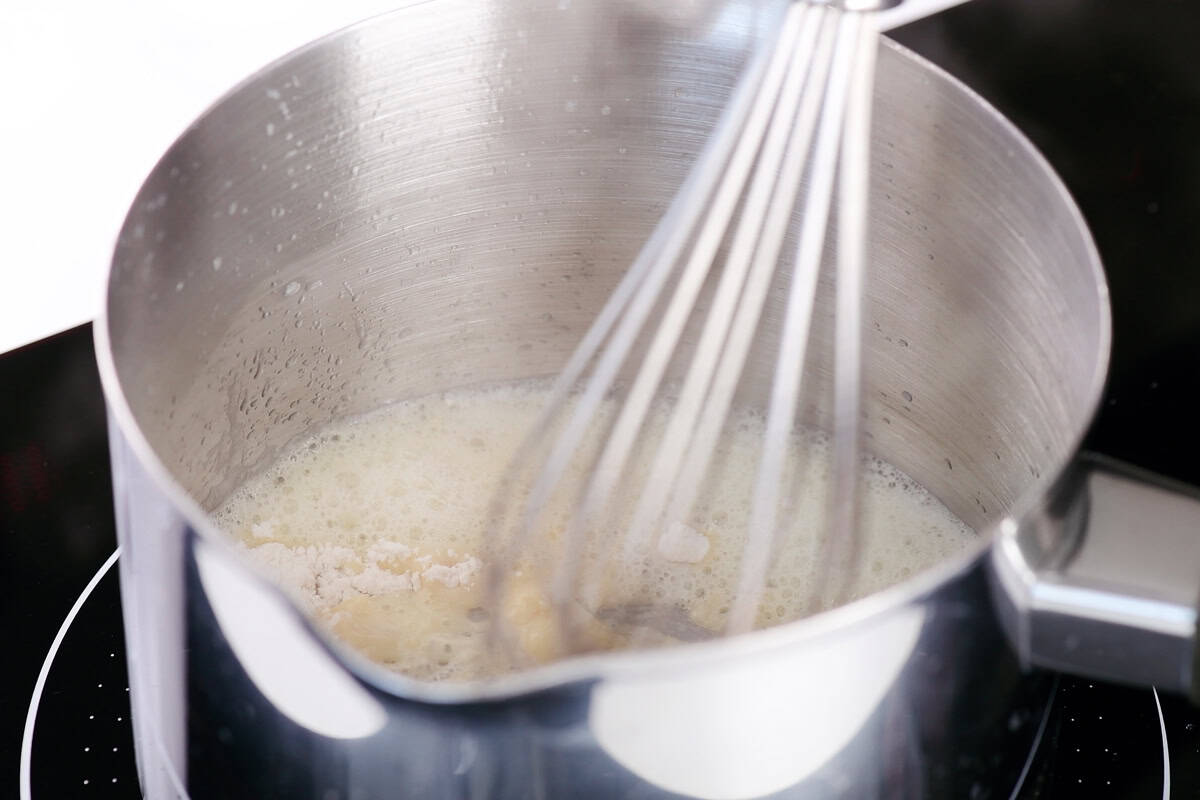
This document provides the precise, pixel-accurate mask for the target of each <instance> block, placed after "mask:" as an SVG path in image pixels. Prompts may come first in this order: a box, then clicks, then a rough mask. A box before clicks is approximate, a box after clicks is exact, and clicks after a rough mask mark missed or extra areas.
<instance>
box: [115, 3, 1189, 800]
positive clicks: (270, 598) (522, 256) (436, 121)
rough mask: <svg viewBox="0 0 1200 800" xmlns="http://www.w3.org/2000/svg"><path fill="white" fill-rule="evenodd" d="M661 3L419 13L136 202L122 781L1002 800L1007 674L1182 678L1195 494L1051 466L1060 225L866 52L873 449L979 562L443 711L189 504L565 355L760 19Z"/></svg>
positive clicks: (971, 119) (292, 85)
mask: <svg viewBox="0 0 1200 800" xmlns="http://www.w3.org/2000/svg"><path fill="white" fill-rule="evenodd" d="M672 8H673V9H674V12H673V13H672V14H664V13H663V12H662V11H661V9H660V8H659V5H658V4H650V3H638V2H634V1H633V0H624V1H622V2H603V1H602V0H573V2H557V3H555V2H535V1H533V0H483V1H482V2H481V1H480V0H436V2H428V3H423V4H420V5H415V6H412V7H410V8H407V9H404V10H401V11H398V12H396V13H393V14H391V15H388V16H384V17H381V18H378V19H375V20H372V21H369V22H367V23H364V24H361V25H358V26H356V27H353V28H350V29H348V30H345V31H342V32H340V33H338V34H335V35H333V36H330V37H328V38H326V39H323V40H321V41H319V42H317V43H315V44H313V45H311V46H309V47H307V48H304V49H302V50H300V51H298V52H296V53H294V54H293V55H291V56H288V57H287V58H285V59H283V60H281V61H279V62H277V63H275V64H273V65H271V66H269V67H268V68H266V69H265V70H263V71H262V72H260V73H259V74H257V75H255V76H254V77H252V78H250V79H249V80H248V81H246V82H245V83H243V84H242V85H241V86H239V87H238V88H236V89H235V90H233V91H232V92H231V93H230V94H229V95H227V96H226V97H225V98H224V99H223V100H221V101H220V102H219V103H217V104H216V105H215V106H213V107H212V108H211V109H210V110H209V111H208V112H207V113H206V114H205V115H204V116H203V117H201V118H200V119H199V120H198V121H197V122H196V123H195V124H194V125H193V126H192V127H191V128H190V129H188V130H187V131H186V132H185V133H184V134H183V135H182V136H181V137H180V138H179V140H178V141H177V142H176V143H175V144H174V146H173V147H172V148H171V149H170V150H169V151H168V152H167V154H166V155H165V156H164V157H163V159H162V161H161V162H160V163H159V164H158V166H157V167H156V168H155V169H154V171H153V172H152V173H151V175H150V176H149V178H148V179H147V180H146V183H145V185H144V187H143V188H142V190H141V192H140V194H139V195H138V197H137V201H136V203H135V204H134V206H133V208H132V209H131V210H130V212H129V216H128V219H127V221H126V223H125V225H124V227H123V229H122V231H121V234H120V239H119V242H118V245H117V248H116V253H115V256H114V259H113V265H112V273H111V277H110V280H109V286H108V298H107V306H106V311H105V314H104V316H103V318H102V319H101V320H100V321H99V322H98V324H97V327H96V331H97V349H98V356H99V361H100V368H101V373H102V377H103V380H104V387H105V392H106V396H107V400H108V404H109V410H110V420H111V428H110V430H111V446H112V453H113V462H114V479H115V497H116V506H117V517H118V526H119V533H120V539H121V547H122V555H121V562H120V569H121V590H122V597H123V604H124V619H125V628H126V636H127V642H128V648H129V662H130V686H131V688H132V695H133V712H134V729H135V737H136V742H137V754H138V764H139V773H140V776H141V780H142V786H143V789H144V791H145V794H146V796H147V797H150V798H155V799H156V800H157V799H159V798H168V797H184V796H191V797H195V798H202V797H203V798H210V797H221V798H232V797H248V798H268V797H313V798H325V799H327V800H328V799H331V798H340V799H341V800H356V799H357V798H377V797H421V798H430V799H431V798H463V797H471V798H483V797H487V798H510V797H511V798H522V800H524V799H525V798H536V797H602V798H617V797H623V798H652V797H680V796H682V797H695V798H710V799H712V800H718V799H719V800H727V799H728V800H734V799H735V798H751V797H761V796H779V797H805V798H807V797H825V796H837V797H877V796H887V797H921V796H927V795H934V794H936V795H937V796H955V797H958V796H961V797H967V796H970V797H1005V796H1007V793H1008V791H1010V790H1011V787H1012V786H1013V784H1014V782H1015V781H1016V780H1017V776H1018V774H1019V772H1020V770H1021V767H1022V764H1023V761H1024V758H1025V754H1026V753H1027V752H1028V751H1029V745H1030V743H1031V741H1032V740H1033V738H1034V735H1035V731H1036V729H1037V726H1038V722H1039V719H1040V715H1041V711H1042V709H1043V708H1044V707H1045V705H1046V699H1047V696H1048V689H1049V685H1050V680H1049V678H1048V677H1047V674H1046V673H1043V672H1040V671H1039V670H1037V669H1031V667H1036V666H1038V665H1045V666H1052V667H1059V668H1062V669H1069V670H1075V671H1078V672H1081V673H1085V674H1094V675H1100V676H1105V677H1110V678H1117V679H1122V680H1131V681H1140V682H1146V683H1155V684H1157V685H1159V686H1160V687H1165V688H1169V689H1174V690H1190V689H1191V688H1192V681H1193V668H1192V652H1193V649H1194V638H1195V621H1196V611H1195V607H1196V600H1197V597H1200V586H1198V578H1200V569H1197V567H1198V566H1200V552H1198V551H1200V542H1198V541H1197V537H1196V536H1195V532H1196V531H1197V530H1200V526H1198V524H1197V523H1198V522H1200V510H1198V509H1200V504H1197V503H1196V501H1194V500H1193V499H1191V498H1189V497H1187V496H1186V495H1185V494H1184V493H1181V492H1179V491H1177V490H1175V489H1171V488H1162V487H1159V486H1152V485H1151V484H1149V483H1147V482H1145V481H1143V480H1141V479H1140V477H1139V476H1131V475H1130V474H1128V473H1127V471H1124V470H1121V469H1118V468H1115V467H1113V466H1111V465H1105V464H1098V463H1097V462H1095V461H1090V460H1085V459H1080V458H1077V456H1076V452H1075V451H1076V448H1077V446H1078V444H1079V442H1080V439H1081V436H1082V434H1083V432H1084V430H1085V428H1086V427H1087V425H1088V423H1089V420H1090V418H1091V416H1092V413H1093V411H1094V409H1095V407H1096V404H1097V400H1098V398H1099V396H1100V392H1101V388H1102V384H1103V381H1104V375H1105V370H1106V366H1107V358H1108V348H1109V338H1110V323H1109V310H1108V304H1107V297H1106V288H1105V284H1104V278H1103V274H1102V272H1101V269H1100V264H1099V262H1098V259H1097V256H1096V251H1095V249H1094V247H1093V245H1092V241H1091V238H1090V236H1089V235H1088V232H1087V230H1086V228H1085V226H1084V223H1083V221H1082V219H1081V218H1080V215H1079V213H1078V211H1077V209H1076V208H1075V206H1074V204H1073V203H1072V201H1071V199H1070V198H1069V197H1068V195H1067V193H1066V191H1065V190H1064V188H1063V186H1062V184H1061V183H1060V182H1059V180H1058V179H1057V178H1056V177H1055V175H1054V174H1053V172H1052V171H1051V170H1050V168H1049V167H1048V166H1047V164H1046V163H1045V161H1043V159H1042V158H1041V157H1040V156H1039V155H1038V154H1037V152H1035V151H1034V149H1033V148H1032V147H1031V146H1030V144H1029V143H1028V142H1027V141H1026V140H1025V139H1024V138H1023V137H1022V136H1021V134H1020V133H1019V132H1018V131H1016V130H1015V129H1014V128H1013V127H1012V126H1011V125H1010V124H1009V123H1008V122H1007V121H1005V120H1004V119H1003V118H1002V117H1001V116H1000V115H999V114H997V113H996V112H995V111H994V110H993V109H991V108H989V107H988V106H987V105H986V104H985V103H984V102H982V101H981V100H980V99H979V98H978V97H976V96H975V95H973V94H972V93H971V92H970V91H969V90H967V89H966V88H964V87H963V86H962V85H960V84H958V83H956V82H955V81H954V80H953V79H952V78H950V77H949V76H947V75H945V74H943V73H942V72H940V71H938V70H937V69H936V68H934V67H933V66H931V65H929V64H928V63H926V62H924V61H923V60H921V59H920V58H918V57H916V56H914V55H913V54H912V53H909V52H907V51H905V50H903V49H902V48H900V47H897V46H895V45H893V44H890V43H886V44H885V45H884V46H883V47H882V50H881V53H880V58H879V78H878V86H877V104H878V110H877V112H876V122H875V130H874V142H873V159H874V163H873V165H872V170H873V172H872V192H873V195H872V202H873V205H872V208H871V214H872V218H871V230H872V240H871V249H872V250H871V251H872V258H873V261H872V264H873V268H872V272H871V279H870V296H869V298H868V312H867V318H868V319H869V321H870V325H871V328H870V331H869V335H868V341H867V346H868V357H869V359H870V360H869V367H868V374H869V376H870V385H869V387H868V394H867V397H866V405H865V412H866V415H867V418H866V422H865V425H866V430H867V432H868V435H869V437H870V439H869V441H870V443H871V446H872V448H873V449H874V450H875V451H876V452H877V453H878V454H879V455H880V456H882V457H883V458H885V459H887V460H889V461H891V462H892V463H894V464H896V465H897V466H899V467H901V468H902V469H903V470H905V471H906V472H908V473H909V474H910V475H912V476H913V477H914V478H915V479H916V480H918V481H919V482H921V483H922V484H924V485H925V486H927V487H928V488H929V489H930V490H931V491H933V492H934V494H936V495H937V496H938V497H939V498H940V499H941V500H942V501H943V502H945V503H946V505H947V506H949V508H950V509H951V510H952V511H954V512H955V513H956V514H957V515H958V516H960V517H961V518H962V519H964V520H965V521H966V522H968V523H969V524H970V525H972V526H973V527H974V528H975V529H976V530H978V531H979V532H980V535H979V541H978V545H977V546H976V547H974V548H973V549H972V550H971V552H969V553H967V554H966V555H964V556H962V557H959V558H956V559H953V560H951V561H949V562H947V563H944V564H941V565H939V566H937V567H936V568H935V569H933V570H931V571H928V572H926V573H923V574H919V575H916V576H914V577H912V578H911V579H910V580H908V581H907V582H905V583H904V584H902V585H899V586H897V587H894V588H892V589H890V590H888V591H885V592H882V593H879V594H877V595H873V596H870V597H868V598H866V599H863V600H861V601H858V602H856V603H853V604H851V605H848V606H844V607H842V608H839V609H836V610H834V611H832V612H828V613H825V614H821V615H818V616H816V617H813V618H810V619H806V620H802V621H799V622H796V623H792V624H788V625H784V626H781V627H778V628H774V629H771V630H767V631H762V632H758V633H755V634H752V635H748V636H745V637H739V638H735V639H730V640H723V641H715V642H707V643H701V644H695V645H689V646H686V647H680V648H676V649H672V650H666V651H658V652H650V653H624V654H610V655H604V656H595V657H588V658H580V659H575V660H572V661H567V662H562V663H558V664H553V665H550V666H547V667H544V668H540V669H537V670H533V671H529V672H527V673H523V674H519V675H514V676H512V677H510V678H506V679H503V680H500V681H497V682H495V683H493V684H489V685H487V686H468V685H428V684H422V683H418V682H414V681H411V680H406V679H404V678H401V677H398V676H395V675H392V674H390V673H387V672H385V671H384V670H382V669H381V668H378V667H375V666H373V665H371V664H369V663H366V662H365V661H363V660H362V659H360V658H358V657H356V656H355V655H354V654H353V653H349V652H346V651H345V650H343V649H342V648H340V647H339V646H337V645H336V644H335V643H332V642H330V641H329V640H327V639H326V638H324V637H323V635H322V634H320V633H319V632H317V631H316V630H315V629H313V628H312V627H311V626H310V625H309V624H308V623H307V622H306V620H305V619H304V618H303V617H302V615H301V614H300V613H299V612H298V611H297V610H296V609H295V607H294V606H292V605H291V604H290V603H289V602H288V601H287V600H286V599H285V598H284V596H283V594H282V593H280V592H279V591H278V590H276V589H275V588H274V587H272V586H270V585H268V584H267V583H266V582H265V581H263V580H261V579H260V578H259V577H258V576H257V574H256V573H254V571H253V570H252V569H251V568H250V567H249V566H248V565H246V564H245V563H243V562H242V561H241V560H239V559H238V558H237V556H236V555H235V554H234V552H233V550H232V549H231V548H229V547H227V546H226V544H225V542H224V540H223V539H222V538H221V536H220V535H219V534H218V533H217V531H215V530H214V529H213V527H212V524H211V523H210V521H209V520H208V518H207V517H206V514H205V511H206V509H211V508H213V507H214V506H215V505H216V504H218V503H219V502H220V501H221V500H222V499H223V498H224V497H225V496H226V494H227V493H228V492H229V491H230V489H231V488H232V487H234V486H236V485H237V484H238V483H240V482H241V481H242V480H244V479H245V478H246V477H248V476H249V475H251V474H253V473H254V472H255V471H256V470H258V469H260V468H262V467H263V466H264V465H266V464H267V463H269V462H270V460H271V459H272V458H273V457H274V456H275V455H277V454H278V453H280V452H281V450H282V449H283V448H284V447H285V446H286V445H287V444H288V443H289V442H291V441H293V440H295V439H296V437H298V436H302V435H304V434H305V433H308V432H311V431H312V430H313V429H314V428H316V427H318V426H320V425H323V424H325V423H327V422H329V421H331V420H334V419H337V418H340V417H343V416H346V415H354V414H359V413H362V412H366V411H369V410H371V409H374V408H376V407H379V406H381V405H383V404H385V403H387V402H389V401H391V400H395V399H397V398H402V397H406V396H414V395H419V394H424V393H428V392H435V391H439V390H443V389H446V388H450V387H456V386H463V385H467V384H472V383H477V382H482V381H489V380H496V379H509V378H517V377H524V376H534V375H547V374H552V373H554V372H555V371H556V370H557V369H558V367H559V366H560V364H561V363H562V362H563V360H564V359H565V357H566V356H567V354H568V353H569V352H570V350H571V349H572V347H573V346H574V344H575V342H576V339H577V337H578V336H579V335H580V334H581V332H582V331H583V329H584V328H585V326H586V325H587V324H588V322H589V321H590V320H591V318H592V316H593V314H594V313H596V311H597V309H598V308H599V307H600V304H601V303H602V302H603V300H604V298H605V297H606V295H607V293H608V292H609V290H610V288H611V287H612V286H613V285H614V283H615V282H616V280H617V279H618V277H619V276H620V274H621V271H622V270H623V269H624V268H625V266H626V265H627V264H628V263H629V262H630V260H631V258H632V256H633V255H634V254H635V253H636V251H637V250H638V247H639V246H640V244H641V243H642V241H643V240H644V238H645V237H646V235H647V234H648V232H649V230H650V228H651V226H652V225H653V223H654V221H655V219H656V217H657V215H658V214H659V213H660V211H661V210H662V209H663V208H664V205H665V203H666V202H667V201H668V200H669V198H670V197H671V195H672V193H673V192H674V190H675V188H676V187H677V186H678V184H679V183H680V181H681V179H682V177H683V175H684V173H685V171H686V169H687V167H688V165H689V163H690V160H691V159H692V158H693V157H694V155H695V154H696V152H697V150H698V148H699V147H700V145H701V144H702V142H703V140H704V138H705V136H706V135H707V133H708V130H709V126H710V125H711V123H712V122H713V120H714V118H715V116H716V115H717V113H718V112H719V110H720V107H721V105H722V103H723V102H724V100H725V98H726V96H727V94H728V92H729V90H730V88H731V86H732V84H733V82H734V81H735V79H736V77H737V75H738V73H739V70H740V68H741V65H742V64H743V62H744V60H745V58H746V56H747V53H748V52H749V51H750V49H751V48H753V47H754V45H755V42H756V41H757V40H758V39H759V37H760V36H762V35H764V34H765V32H766V31H767V30H768V29H769V27H770V26H771V25H772V24H773V21H774V20H775V19H776V15H777V13H778V11H779V7H778V4H777V3H776V4H765V5H764V4H761V3H729V4H724V5H723V4H710V3H705V4H696V5H694V6H693V5H687V4H680V5H679V6H678V7H676V6H672ZM824 290H825V291H828V287H825V289H824ZM779 316H780V314H779V309H778V308H776V309H773V310H769V312H768V319H769V321H770V320H775V321H777V320H778V317H779ZM768 365H769V360H768V359H762V360H760V361H758V362H755V363H754V364H752V365H751V366H750V368H749V370H748V376H747V378H746V396H747V397H748V398H749V401H753V399H754V396H755V392H756V390H757V389H760V388H761V387H762V386H763V385H765V382H766V381H767V380H768V377H767V376H768V374H769V366H768ZM826 366H827V365H823V364H820V363H817V364H815V365H814V374H815V375H818V376H821V375H825V374H826V373H827V370H826ZM813 413H814V414H816V415H817V419H819V418H820V415H821V413H822V409H820V408H816V409H813Z"/></svg>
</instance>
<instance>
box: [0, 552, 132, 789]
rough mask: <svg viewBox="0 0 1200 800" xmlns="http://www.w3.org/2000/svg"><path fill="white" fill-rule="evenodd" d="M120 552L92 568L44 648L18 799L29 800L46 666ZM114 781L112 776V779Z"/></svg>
mask: <svg viewBox="0 0 1200 800" xmlns="http://www.w3.org/2000/svg"><path fill="white" fill-rule="evenodd" d="M120 554H121V550H120V548H117V549H116V550H114V551H113V554H112V555H111V556H109V557H108V560H107V561H105V562H104V563H103V564H102V565H101V566H100V569H98V570H96V574H95V575H93V576H92V579H91V580H90V581H88V583H87V586H85V587H83V591H82V592H81V593H80V594H79V597H78V598H77V599H76V600H75V604H74V605H73V606H71V610H70V611H68V612H67V616H66V618H65V619H63V623H62V625H61V626H60V627H59V629H58V633H56V634H54V641H52V642H51V643H50V649H49V650H48V651H46V660H45V661H43V662H42V669H41V671H40V672H38V676H37V681H36V682H35V683H34V684H33V694H32V695H31V696H30V698H29V712H28V713H27V714H26V715H25V732H24V733H23V734H22V736H21V800H33V788H32V780H31V778H30V766H31V765H32V763H33V724H34V722H35V721H36V720H37V710H38V705H39V704H40V703H41V702H42V692H43V691H44V690H45V688H46V678H47V677H49V675H50V667H51V665H53V664H54V657H55V656H56V655H58V648H59V647H61V646H62V642H63V639H65V638H66V636H67V630H68V629H69V628H70V627H71V623H72V622H74V621H75V617H77V616H79V610H80V609H81V608H83V604H84V603H85V602H87V599H88V597H89V596H91V594H92V592H93V591H95V589H96V586H98V585H99V583H100V580H101V579H102V578H103V577H104V576H105V575H106V574H108V571H109V570H110V569H112V565H113V564H115V563H117V556H119V555H120ZM113 783H116V779H115V778H114V779H113Z"/></svg>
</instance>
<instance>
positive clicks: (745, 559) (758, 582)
mask: <svg viewBox="0 0 1200 800" xmlns="http://www.w3.org/2000/svg"><path fill="white" fill-rule="evenodd" d="M833 13H834V14H835V15H836V17H837V20H838V25H837V33H836V36H837V41H836V43H835V45H834V48H833V62H832V64H831V66H830V72H829V83H828V88H827V90H826V94H825V97H824V99H823V102H822V110H821V119H820V124H819V128H818V130H817V139H816V145H815V150H814V153H813V157H812V164H811V167H812V168H811V174H810V178H809V183H808V186H807V187H806V191H805V197H804V200H803V208H804V210H805V214H804V217H803V219H802V220H801V222H800V225H801V228H800V238H799V242H798V244H797V249H796V258H795V263H794V266H793V268H792V283H791V286H790V287H789V293H788V302H787V309H786V311H785V314H784V325H783V332H782V335H781V336H780V340H779V351H778V356H777V358H776V362H775V376H774V380H773V381H772V385H771V399H770V404H769V406H768V411H767V423H766V429H765V431H764V435H763V447H762V454H761V456H760V459H759V466H758V473H757V477H756V479H755V485H754V494H753V501H752V505H751V512H750V523H749V526H748V530H747V544H746V547H745V549H744V550H743V555H742V567H741V571H740V575H739V579H738V586H737V589H736V591H735V593H734V599H733V603H732V605H731V606H730V611H729V616H728V619H727V622H726V631H727V632H728V633H742V632H745V631H748V630H750V629H751V628H753V627H754V623H755V621H756V619H757V616H758V608H759V605H760V603H761V600H762V595H763V589H764V584H765V581H766V575H767V570H768V566H769V562H770V555H771V552H772V550H773V547H774V543H775V539H776V532H777V525H778V520H777V517H778V508H779V498H780V488H781V484H782V479H783V475H784V462H785V459H786V455H787V449H788V445H789V442H790V440H791V438H792V428H793V425H794V422H795V416H796V409H797V406H798V402H799V398H800V384H801V375H802V373H803V369H804V361H805V356H806V354H807V350H808V339H809V333H810V329H811V323H812V315H813V305H814V302H815V300H816V293H817V277H818V275H819V272H820V266H821V255H822V250H823V248H824V241H825V238H824V237H825V229H826V227H827V224H828V219H829V212H830V206H831V205H832V203H831V197H832V194H833V188H834V177H835V172H836V168H837V164H838V152H839V146H840V144H841V134H842V127H843V122H844V116H845V109H846V106H847V100H848V95H849V92H850V89H851V80H850V79H851V77H852V75H853V68H854V62H855V56H856V52H855V45H856V44H857V41H856V40H857V38H858V32H859V29H860V27H861V26H862V25H863V24H864V16H865V15H863V14H861V13H858V12H842V11H837V10H835V11H834V12H833Z"/></svg>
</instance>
